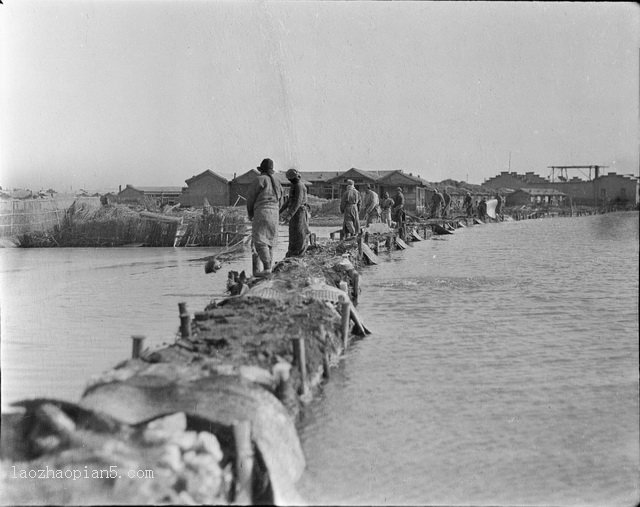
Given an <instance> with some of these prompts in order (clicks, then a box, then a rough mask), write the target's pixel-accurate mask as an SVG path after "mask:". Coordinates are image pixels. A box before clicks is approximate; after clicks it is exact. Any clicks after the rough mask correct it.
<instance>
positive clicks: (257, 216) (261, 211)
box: [247, 158, 282, 276]
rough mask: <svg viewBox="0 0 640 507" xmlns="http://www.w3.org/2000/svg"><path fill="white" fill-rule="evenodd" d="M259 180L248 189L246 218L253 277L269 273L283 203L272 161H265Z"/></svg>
mask: <svg viewBox="0 0 640 507" xmlns="http://www.w3.org/2000/svg"><path fill="white" fill-rule="evenodd" d="M257 169H258V171H259V172H260V174H259V176H258V177H257V178H256V180H255V181H254V182H253V184H252V185H251V187H250V188H249V192H248V195H247V214H248V215H249V220H251V221H252V222H253V224H252V231H251V253H252V260H253V276H266V275H268V274H269V273H271V268H272V264H273V248H274V247H275V246H276V244H277V241H278V216H279V212H280V203H281V201H282V186H281V185H280V183H279V182H278V181H277V180H276V179H275V178H274V176H273V174H274V172H273V161H272V160H271V159H269V158H265V159H264V160H263V161H262V163H261V164H260V167H258V168H257Z"/></svg>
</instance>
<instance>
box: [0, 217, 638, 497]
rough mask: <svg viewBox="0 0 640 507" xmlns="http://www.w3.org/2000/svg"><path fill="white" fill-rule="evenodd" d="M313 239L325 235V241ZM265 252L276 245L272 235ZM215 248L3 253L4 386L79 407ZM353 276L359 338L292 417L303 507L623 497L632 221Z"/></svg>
mask: <svg viewBox="0 0 640 507" xmlns="http://www.w3.org/2000/svg"><path fill="white" fill-rule="evenodd" d="M325 236H326V234H325ZM279 248H280V249H279V255H280V256H282V255H283V254H284V250H285V248H286V245H284V244H281V245H280V247H279ZM211 251H212V250H211V249H133V248H128V249H108V250H106V249H102V250H100V249H73V250H72V249H48V250H4V251H1V250H0V262H1V268H2V269H1V270H0V287H1V288H0V290H1V298H2V375H3V379H2V380H3V382H2V395H3V397H2V398H3V404H4V403H6V402H7V401H11V400H15V399H18V398H22V397H28V396H46V395H49V396H57V397H62V398H66V399H71V400H75V399H77V397H78V396H79V394H80V392H81V389H82V386H83V385H84V383H85V381H86V379H87V378H89V377H90V376H91V375H92V374H94V373H95V372H96V371H101V370H105V369H107V368H109V367H111V366H113V365H114V364H115V363H117V362H119V361H120V360H121V359H123V358H125V357H127V356H128V354H129V353H130V346H131V345H130V342H129V337H130V335H132V334H146V335H147V337H148V341H149V342H150V344H151V345H153V344H159V343H161V342H163V341H170V340H172V339H173V336H174V333H175V332H176V331H177V329H178V324H179V319H178V309H177V303H178V302H180V301H186V302H187V304H188V306H189V309H190V310H191V311H196V310H199V309H201V308H202V307H204V306H205V305H206V303H207V302H208V301H209V299H211V298H215V297H220V296H222V291H223V290H224V281H225V279H226V272H227V271H228V270H230V269H238V270H242V269H248V268H249V266H250V262H249V259H248V258H244V259H240V260H238V261H236V262H235V263H233V264H227V265H225V266H224V267H223V269H222V270H221V271H220V272H218V273H217V274H215V275H205V274H204V269H203V264H204V263H203V262H202V261H193V260H192V259H199V258H201V257H204V256H206V255H209V254H210V253H211ZM380 257H381V259H382V261H383V262H381V264H380V265H378V266H372V267H370V268H367V271H366V273H365V274H364V275H363V277H362V279H361V284H362V288H363V293H362V296H361V299H360V305H359V313H361V315H362V316H363V318H364V320H365V322H366V324H367V327H369V328H371V329H372V330H373V331H374V334H373V335H371V336H368V337H367V338H366V339H364V340H362V341H359V342H356V343H355V345H354V346H353V347H352V348H351V349H350V350H349V351H348V353H347V356H346V357H345V359H344V360H343V361H341V363H340V366H339V367H338V368H337V370H336V371H335V372H333V374H332V377H331V382H330V383H328V384H327V385H326V386H325V389H324V391H323V393H322V395H321V396H320V397H319V399H317V400H315V401H314V402H313V403H312V405H311V406H310V407H309V409H308V410H307V411H306V413H305V419H304V420H303V421H302V424H301V425H300V428H301V436H302V439H303V446H304V450H305V454H306V456H307V462H308V470H307V473H306V474H305V477H303V479H302V480H301V483H300V486H301V489H302V490H303V493H304V494H305V495H306V497H307V498H308V499H309V500H310V502H311V503H324V504H385V503H389V504H421V505H423V504H439V505H443V504H444V505H461V504H464V505H468V504H471V505H488V504H489V505H631V504H633V503H634V502H635V501H636V500H637V497H638V474H637V471H638V468H639V459H638V441H639V435H638V342H637V336H638V215H637V214H611V215H602V216H593V217H579V218H573V219H568V218H566V219H562V218H559V219H551V220H537V221H523V222H512V223H504V224H500V225H486V226H480V227H470V228H467V229H461V230H458V231H457V232H456V233H455V234H454V235H450V236H447V237H446V238H444V239H441V240H438V241H424V242H421V243H417V244H414V246H413V247H411V248H409V249H407V250H405V251H400V252H393V254H391V255H389V254H386V253H383V254H381V256H380Z"/></svg>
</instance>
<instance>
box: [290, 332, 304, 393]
mask: <svg viewBox="0 0 640 507" xmlns="http://www.w3.org/2000/svg"><path fill="white" fill-rule="evenodd" d="M293 357H294V358H295V361H296V363H298V369H299V370H300V376H301V377H302V386H301V388H300V389H301V392H300V394H301V395H305V394H307V358H306V354H305V350H304V338H302V337H301V336H296V337H295V338H294V339H293Z"/></svg>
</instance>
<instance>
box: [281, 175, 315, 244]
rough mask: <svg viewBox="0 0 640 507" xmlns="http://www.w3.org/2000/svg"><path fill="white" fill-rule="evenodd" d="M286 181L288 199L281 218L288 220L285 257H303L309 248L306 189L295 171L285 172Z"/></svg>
mask: <svg viewBox="0 0 640 507" xmlns="http://www.w3.org/2000/svg"><path fill="white" fill-rule="evenodd" d="M286 176H287V179H288V180H289V181H290V182H291V190H290V191H289V199H288V201H287V204H286V205H285V209H284V212H283V213H282V215H281V218H282V219H284V220H289V250H288V251H287V255H286V256H287V257H298V256H300V255H304V253H305V252H306V251H307V247H308V246H309V243H308V238H309V207H308V205H307V188H306V187H305V186H304V183H302V181H301V178H300V173H299V172H298V171H297V170H296V169H289V170H288V171H287V174H286Z"/></svg>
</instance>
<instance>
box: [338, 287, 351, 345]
mask: <svg viewBox="0 0 640 507" xmlns="http://www.w3.org/2000/svg"><path fill="white" fill-rule="evenodd" d="M340 300H341V303H340V306H341V310H342V348H343V349H344V352H346V351H347V347H348V346H349V320H350V318H351V302H350V301H349V298H348V297H347V296H346V295H344V296H342V295H341V296H340Z"/></svg>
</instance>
